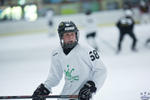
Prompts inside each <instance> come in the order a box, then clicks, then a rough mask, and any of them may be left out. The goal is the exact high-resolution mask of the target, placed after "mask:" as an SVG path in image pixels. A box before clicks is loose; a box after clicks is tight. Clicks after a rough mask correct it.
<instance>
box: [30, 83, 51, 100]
mask: <svg viewBox="0 0 150 100" xmlns="http://www.w3.org/2000/svg"><path fill="white" fill-rule="evenodd" d="M49 93H50V91H49V90H48V89H47V88H46V87H45V86H44V84H41V85H40V86H38V88H37V89H36V90H35V91H34V93H33V95H32V96H33V98H32V100H45V98H44V97H43V96H44V95H48V94H49Z"/></svg>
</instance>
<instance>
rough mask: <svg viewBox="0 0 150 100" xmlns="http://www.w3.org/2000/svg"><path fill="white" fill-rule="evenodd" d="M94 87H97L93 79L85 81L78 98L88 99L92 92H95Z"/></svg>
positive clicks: (80, 99) (81, 99)
mask: <svg viewBox="0 0 150 100" xmlns="http://www.w3.org/2000/svg"><path fill="white" fill-rule="evenodd" d="M96 89H97V88H96V87H95V83H94V82H93V81H88V82H86V84H85V85H84V86H83V87H82V88H81V89H80V92H79V97H78V98H79V100H90V98H91V97H92V93H94V92H96Z"/></svg>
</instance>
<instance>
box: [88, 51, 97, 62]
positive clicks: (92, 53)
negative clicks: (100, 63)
mask: <svg viewBox="0 0 150 100" xmlns="http://www.w3.org/2000/svg"><path fill="white" fill-rule="evenodd" d="M89 55H90V58H91V60H92V61H94V60H95V59H99V54H98V53H97V51H96V50H93V51H90V52H89Z"/></svg>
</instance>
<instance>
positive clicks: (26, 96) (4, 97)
mask: <svg viewBox="0 0 150 100" xmlns="http://www.w3.org/2000/svg"><path fill="white" fill-rule="evenodd" d="M41 97H42V98H70V99H71V98H78V95H45V96H41ZM31 98H33V96H29V95H25V96H0V99H31Z"/></svg>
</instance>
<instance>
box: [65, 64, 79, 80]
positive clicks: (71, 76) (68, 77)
mask: <svg viewBox="0 0 150 100" xmlns="http://www.w3.org/2000/svg"><path fill="white" fill-rule="evenodd" d="M73 71H75V69H74V68H72V69H71V70H70V67H69V65H67V71H66V70H64V72H65V76H66V78H67V79H68V80H70V82H73V81H74V80H76V81H77V80H79V76H78V75H76V76H73V75H72V72H73Z"/></svg>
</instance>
